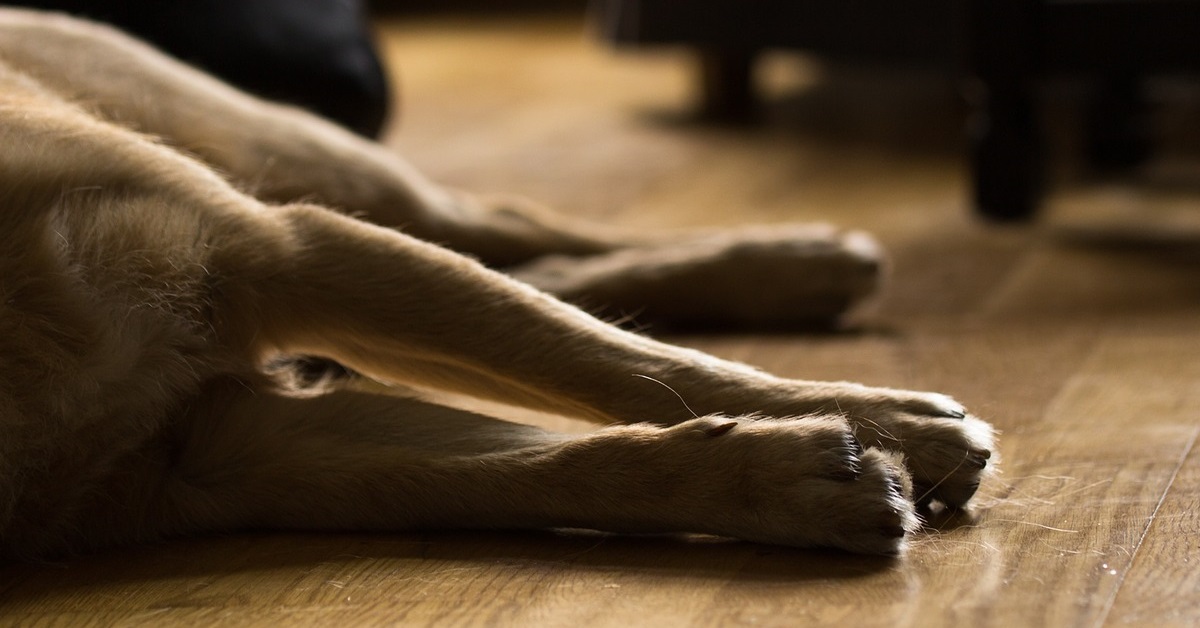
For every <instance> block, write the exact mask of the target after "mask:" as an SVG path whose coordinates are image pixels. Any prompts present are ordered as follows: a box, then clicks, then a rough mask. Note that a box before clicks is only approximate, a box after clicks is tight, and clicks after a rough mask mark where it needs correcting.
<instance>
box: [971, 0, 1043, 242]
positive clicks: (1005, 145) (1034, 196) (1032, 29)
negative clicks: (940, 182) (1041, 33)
mask: <svg viewBox="0 0 1200 628" xmlns="http://www.w3.org/2000/svg"><path fill="white" fill-rule="evenodd" d="M1039 5H1040V0H972V2H971V20H970V22H971V37H970V41H971V45H972V46H973V50H972V65H973V71H974V74H975V76H976V78H977V79H978V80H979V82H980V86H981V89H980V90H979V92H980V94H979V97H978V100H977V102H975V103H974V105H975V108H976V113H975V118H974V120H973V122H972V127H971V129H970V141H971V162H970V167H971V179H972V184H973V189H972V197H973V200H974V203H975V207H976V208H977V210H978V211H979V213H980V214H982V215H983V216H984V217H986V218H990V219H993V220H999V221H1014V220H1025V219H1028V218H1030V217H1032V216H1033V214H1034V213H1035V212H1036V211H1037V207H1038V202H1039V201H1040V198H1041V193H1042V176H1043V174H1042V173H1043V170H1042V162H1043V154H1042V153H1043V148H1042V137H1041V129H1040V126H1039V124H1038V121H1037V113H1036V110H1035V106H1034V97H1033V82H1034V80H1035V79H1036V76H1037V70H1038V67H1037V66H1038V48H1037V46H1038V41H1039V38H1038V7H1039Z"/></svg>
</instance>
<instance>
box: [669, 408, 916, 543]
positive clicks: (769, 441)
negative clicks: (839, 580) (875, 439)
mask: <svg viewBox="0 0 1200 628" xmlns="http://www.w3.org/2000/svg"><path fill="white" fill-rule="evenodd" d="M673 429H675V430H680V431H686V432H690V433H691V436H690V437H689V438H691V439H701V440H702V441H705V442H706V444H707V445H710V446H712V447H713V449H712V450H711V452H712V457H711V458H709V459H707V460H706V461H705V462H706V464H707V465H711V466H713V467H715V469H712V470H711V471H712V472H713V474H705V475H704V476H702V480H703V481H704V482H705V486H706V488H705V489H698V491H699V492H705V491H706V490H713V489H716V490H713V492H712V493H710V495H711V496H712V498H713V499H714V501H716V502H718V503H717V504H715V505H716V508H715V510H714V511H713V512H712V513H711V519H710V522H711V523H712V524H715V529H714V530H713V531H715V532H717V533H720V534H725V535H729V536H735V537H738V538H742V539H745V540H749V541H757V542H762V543H771V544H780V545H791V546H798V547H833V548H840V549H844V550H849V551H853V552H860V553H868V554H886V555H895V554H898V553H900V552H901V551H902V550H903V548H904V546H905V539H906V537H907V535H908V534H909V533H910V532H911V531H913V530H914V529H915V528H916V527H917V525H918V520H917V517H916V515H915V513H914V507H913V503H912V498H913V492H912V491H913V487H912V483H911V481H910V479H909V476H908V474H907V473H906V471H905V469H904V466H903V464H902V463H901V461H900V459H899V456H898V455H896V454H894V453H890V452H885V451H882V450H878V449H863V448H862V446H861V445H860V444H859V442H858V441H857V440H856V439H855V438H854V435H853V432H852V428H851V426H850V425H849V424H848V423H846V422H845V421H842V420H840V419H832V418H804V419H760V420H746V419H738V420H735V419H727V418H713V417H709V418H704V419H697V420H694V421H689V422H687V423H684V424H681V425H679V426H677V427H676V428H673ZM693 442H694V441H693ZM720 502H725V503H720Z"/></svg>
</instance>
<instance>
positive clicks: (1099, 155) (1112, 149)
mask: <svg viewBox="0 0 1200 628" xmlns="http://www.w3.org/2000/svg"><path fill="white" fill-rule="evenodd" d="M593 9H594V13H595V15H596V18H597V21H598V23H599V24H600V30H601V32H602V34H603V35H604V36H605V37H606V38H607V39H608V40H610V41H612V42H614V43H615V44H618V45H651V44H680V45H687V46H691V47H693V48H695V49H697V50H698V51H699V55H700V59H701V60H702V62H701V64H700V67H701V78H702V90H701V94H702V102H701V112H702V113H704V114H706V115H708V116H709V117H712V118H718V119H730V118H738V117H744V116H746V115H747V114H748V113H750V112H752V111H753V110H754V102H755V100H754V92H753V80H752V74H751V73H752V68H753V64H754V59H755V57H756V56H757V55H758V54H759V53H760V52H761V51H763V50H767V49H772V48H785V49H797V50H805V51H810V52H814V53H817V54H820V55H824V56H828V57H833V58H836V59H843V60H861V61H866V62H872V63H907V64H912V63H917V64H922V65H925V66H933V67H938V68H943V69H945V70H946V71H947V73H948V75H950V76H953V77H956V78H957V79H959V80H972V81H975V82H976V83H977V87H978V89H972V90H968V91H969V92H971V93H975V94H977V96H976V98H975V100H974V102H973V103H971V104H972V105H973V107H974V109H975V115H974V116H973V117H972V120H971V123H970V128H969V130H968V135H969V138H970V141H971V145H972V146H971V151H970V154H969V161H970V171H971V178H972V185H971V188H972V196H973V201H974V204H975V207H976V209H977V211H978V212H979V213H980V214H981V215H982V216H985V217H987V218H990V219H993V220H999V221H1007V220H1025V219H1028V218H1030V217H1032V216H1033V215H1034V214H1035V213H1036V211H1037V208H1038V205H1039V203H1040V201H1041V198H1042V191H1043V188H1044V181H1043V179H1044V177H1045V168H1044V160H1045V158H1044V154H1043V153H1044V148H1043V145H1044V142H1045V140H1044V134H1043V130H1042V128H1041V124H1040V123H1039V107H1038V103H1037V92H1038V89H1037V88H1038V83H1039V81H1040V80H1041V79H1043V78H1045V77H1048V76H1056V75H1069V76H1074V77H1083V78H1085V79H1088V80H1090V81H1091V82H1092V83H1093V84H1094V85H1095V92H1094V95H1093V97H1092V98H1091V99H1090V103H1089V105H1088V107H1087V113H1086V116H1085V128H1086V130H1087V152H1088V154H1087V158H1088V163H1089V164H1091V165H1092V166H1093V167H1095V168H1097V169H1099V170H1113V169H1123V168H1130V167H1133V166H1136V165H1137V164H1139V163H1141V162H1143V161H1144V160H1145V159H1146V158H1147V157H1148V156H1149V155H1150V152H1151V137H1150V133H1149V130H1148V129H1149V124H1148V122H1147V111H1146V107H1145V105H1144V103H1143V100H1142V94H1141V89H1140V88H1141V85H1142V82H1143V80H1144V78H1145V77H1147V76H1149V75H1152V74H1157V73H1187V74H1194V73H1197V72H1200V36H1198V33H1200V31H1198V30H1197V29H1200V0H911V1H909V2H892V1H888V0H826V1H817V0H755V1H754V2H741V1H739V0H691V1H689V2H683V1H681V0H594V1H593Z"/></svg>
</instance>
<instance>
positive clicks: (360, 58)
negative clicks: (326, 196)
mask: <svg viewBox="0 0 1200 628" xmlns="http://www.w3.org/2000/svg"><path fill="white" fill-rule="evenodd" d="M13 4H20V5H24V6H28V7H35V8H42V9H53V10H60V11H66V12H69V13H72V14H75V15H80V16H84V17H88V18H92V19H95V20H98V21H103V22H108V23H110V24H113V25H115V26H117V27H119V28H121V29H123V30H125V31H127V32H129V33H132V34H134V35H136V36H138V37H140V38H142V39H144V40H146V41H149V42H151V43H153V44H154V45H155V46H158V47H159V48H161V49H162V50H165V51H166V52H168V53H170V54H172V55H174V56H175V57H178V58H180V59H183V60H184V61H187V62H188V63H191V64H192V65H196V66H198V67H201V68H203V69H205V70H206V71H208V72H210V73H212V74H215V75H217V76H219V77H221V78H222V79H224V80H226V81H228V82H229V83H232V84H234V85H236V86H238V87H240V88H242V89H244V90H246V91H249V92H251V93H254V94H258V95H259V96H263V97H265V98H269V99H272V100H279V101H284V102H289V103H292V104H295V105H298V106H300V107H303V108H305V109H308V110H310V111H312V112H314V113H316V114H318V115H321V116H324V117H326V118H329V119H330V120H333V121H334V122H337V123H339V124H341V125H343V126H345V127H346V128H349V129H350V130H352V131H354V132H356V133H359V134H360V135H365V136H367V137H377V136H378V135H379V132H380V131H381V130H382V129H383V124H384V122H385V119H386V118H387V113H388V110H387V108H388V100H389V90H388V84H387V78H386V77H385V75H384V72H383V66H382V64H381V62H380V59H379V55H378V53H377V52H376V50H375V46H374V44H373V43H372V41H371V37H370V33H369V31H368V29H367V23H366V17H365V15H364V10H363V3H362V2H361V0H186V1H175V0H17V1H16V2H13Z"/></svg>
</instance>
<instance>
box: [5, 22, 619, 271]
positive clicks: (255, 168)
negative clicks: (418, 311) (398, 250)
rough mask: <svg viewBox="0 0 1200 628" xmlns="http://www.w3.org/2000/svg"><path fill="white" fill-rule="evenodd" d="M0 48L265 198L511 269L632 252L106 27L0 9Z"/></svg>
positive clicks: (77, 97) (92, 105)
mask: <svg viewBox="0 0 1200 628" xmlns="http://www.w3.org/2000/svg"><path fill="white" fill-rule="evenodd" d="M0 18H3V19H0V49H3V50H4V57H5V59H6V60H8V61H9V62H10V63H12V64H13V65H14V66H15V67H21V68H23V69H25V70H26V71H28V72H30V73H31V74H33V75H35V76H37V77H38V80H39V81H40V82H41V83H43V84H44V85H45V86H47V87H48V88H50V89H52V90H54V91H55V92H57V93H58V94H59V95H60V96H62V97H63V98H64V99H66V100H71V101H75V102H82V103H86V105H87V106H88V108H89V110H90V111H93V112H94V113H95V114H97V115H99V116H102V117H104V118H106V119H108V120H110V121H113V122H116V123H118V124H120V125H122V126H125V127H128V128H132V129H134V130H137V131H140V132H143V133H147V134H150V135H154V136H157V137H160V138H162V140H163V141H164V142H165V143H167V144H170V145H172V146H174V147H178V148H181V149H182V150H184V151H185V152H187V153H190V154H192V155H195V156H197V157H198V158H200V159H201V160H202V161H204V162H206V163H207V164H209V165H210V166H212V167H214V168H215V169H216V170H217V171H218V172H220V173H221V174H222V175H223V176H225V177H228V178H229V179H230V180H231V181H232V182H233V183H234V185H235V186H237V187H239V188H241V189H243V190H245V191H247V192H249V193H250V194H252V195H253V196H255V197H257V198H259V199H260V200H264V201H269V202H278V203H287V202H293V201H297V200H303V201H310V202H318V203H321V204H322V205H325V206H327V207H330V208H332V209H335V210H338V211H341V212H344V213H347V214H351V215H354V216H356V217H360V218H364V219H366V220H369V221H371V222H374V223H376V224H379V225H382V226H386V227H391V228H396V229H401V230H403V231H405V232H406V233H409V234H411V235H413V236H415V237H417V238H420V239H422V240H427V241H430V242H436V243H439V244H442V245H444V246H447V247H449V248H451V249H454V250H456V251H459V252H462V253H466V254H469V255H472V256H475V257H478V258H479V259H481V260H482V261H484V262H485V263H487V264H489V265H491V266H506V265H511V264H515V263H519V262H522V261H526V260H529V259H532V258H535V257H539V256H541V255H545V254H555V253H557V254H566V255H588V254H593V253H598V252H605V251H610V250H613V249H615V248H619V247H621V246H623V245H624V244H625V238H624V236H622V237H618V236H613V235H605V234H604V231H605V230H604V229H602V228H598V227H596V226H595V225H587V226H582V225H579V224H577V223H575V222H574V221H571V220H569V219H566V218H564V217H562V216H558V215H555V214H553V213H551V212H548V211H545V210H543V209H540V208H538V207H536V206H534V205H532V204H529V203H527V202H522V201H516V200H496V201H492V202H487V201H484V200H480V199H477V198H474V197H471V196H469V195H466V194H462V193H457V192H451V191H449V190H446V189H445V188H442V187H440V186H438V185H435V184H433V183H432V182H430V181H429V180H428V179H426V178H425V177H424V176H422V175H421V174H420V173H419V172H417V170H416V169H415V168H413V167H412V166H410V165H409V164H408V163H407V162H405V161H404V160H403V159H402V158H400V157H399V156H397V155H396V154H395V153H394V152H392V151H390V150H388V149H387V148H385V147H383V146H380V145H379V144H376V143H374V142H370V141H368V140H365V139H363V138H361V137H358V136H356V135H354V134H353V133H351V132H349V131H346V130H344V129H342V128H340V127H338V126H336V125H334V124H333V123H330V122H327V121H325V120H322V119H320V118H318V117H316V116H313V115H310V114H308V113H306V112H303V111H301V110H298V109H295V108H292V107H287V106H283V105H277V104H274V103H270V102H267V101H263V100H261V99H258V98H255V97H253V96H250V95H248V94H245V93H242V92H240V91H238V90H236V89H234V88H232V87H230V86H228V85H225V84H224V83H221V82H220V81H218V80H216V79H214V78H212V77H210V76H208V75H206V74H204V73H202V72H199V71H197V70H195V69H194V68H191V67H188V66H187V65H185V64H183V63H180V62H178V61H176V60H174V59H171V58H169V57H167V56H165V55H163V54H162V53H160V52H158V51H157V50H155V49H153V48H151V47H150V46H148V45H146V44H143V43H141V42H139V41H136V40H134V39H132V38H130V37H128V36H126V35H123V34H121V33H119V32H118V31H115V30H113V29H111V28H108V27H104V26H101V25H98V24H92V23H88V22H84V21H81V20H76V19H72V18H67V17H65V16H57V15H50V14H44V13H38V12H32V11H23V10H15V9H0Z"/></svg>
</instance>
